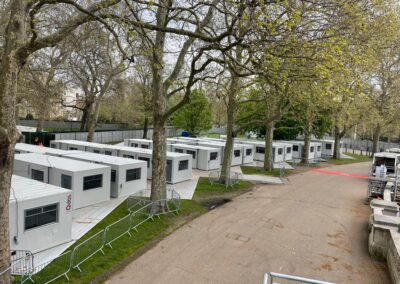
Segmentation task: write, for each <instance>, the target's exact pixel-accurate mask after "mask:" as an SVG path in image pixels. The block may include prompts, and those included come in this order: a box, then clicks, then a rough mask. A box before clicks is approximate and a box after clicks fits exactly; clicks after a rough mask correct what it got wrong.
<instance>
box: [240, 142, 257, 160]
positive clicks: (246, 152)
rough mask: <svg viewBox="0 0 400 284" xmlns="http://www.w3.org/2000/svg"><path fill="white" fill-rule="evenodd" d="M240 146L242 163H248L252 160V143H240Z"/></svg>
mask: <svg viewBox="0 0 400 284" xmlns="http://www.w3.org/2000/svg"><path fill="white" fill-rule="evenodd" d="M240 146H242V149H243V150H242V153H243V159H242V164H249V163H252V162H253V161H254V145H250V144H240Z"/></svg>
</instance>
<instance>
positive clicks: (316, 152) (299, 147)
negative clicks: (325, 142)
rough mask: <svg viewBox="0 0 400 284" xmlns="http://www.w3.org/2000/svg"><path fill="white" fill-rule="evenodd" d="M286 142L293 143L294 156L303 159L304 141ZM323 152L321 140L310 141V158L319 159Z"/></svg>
mask: <svg viewBox="0 0 400 284" xmlns="http://www.w3.org/2000/svg"><path fill="white" fill-rule="evenodd" d="M285 143H289V144H292V145H293V148H292V150H293V158H294V159H301V158H303V156H304V154H303V153H304V151H305V149H304V141H285ZM321 154H322V144H321V143H320V142H313V141H311V142H310V147H309V149H308V158H309V159H319V158H321Z"/></svg>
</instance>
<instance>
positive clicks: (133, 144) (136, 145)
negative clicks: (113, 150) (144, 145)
mask: <svg viewBox="0 0 400 284" xmlns="http://www.w3.org/2000/svg"><path fill="white" fill-rule="evenodd" d="M131 147H134V148H138V147H139V144H138V143H132V144H131Z"/></svg>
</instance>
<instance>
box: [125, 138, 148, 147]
mask: <svg viewBox="0 0 400 284" xmlns="http://www.w3.org/2000/svg"><path fill="white" fill-rule="evenodd" d="M124 146H128V147H135V148H143V149H153V141H152V140H148V139H136V138H133V139H125V140H124Z"/></svg>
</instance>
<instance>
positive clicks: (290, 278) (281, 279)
mask: <svg viewBox="0 0 400 284" xmlns="http://www.w3.org/2000/svg"><path fill="white" fill-rule="evenodd" d="M275 280H278V282H275ZM277 283H281V284H284V283H288V284H289V283H293V284H294V283H308V284H335V283H332V282H326V281H321V280H315V279H309V278H304V277H299V276H294V275H287V274H281V273H275V272H270V273H265V275H264V279H263V284H277Z"/></svg>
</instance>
